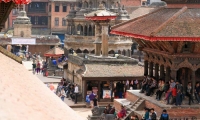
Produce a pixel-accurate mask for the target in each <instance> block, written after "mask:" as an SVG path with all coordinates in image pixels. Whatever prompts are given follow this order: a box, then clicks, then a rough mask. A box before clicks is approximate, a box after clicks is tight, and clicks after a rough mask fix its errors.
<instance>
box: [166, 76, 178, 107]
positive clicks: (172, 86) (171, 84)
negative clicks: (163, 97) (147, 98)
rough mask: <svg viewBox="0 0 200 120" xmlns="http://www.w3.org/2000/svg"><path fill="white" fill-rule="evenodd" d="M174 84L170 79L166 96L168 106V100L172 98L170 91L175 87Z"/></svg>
mask: <svg viewBox="0 0 200 120" xmlns="http://www.w3.org/2000/svg"><path fill="white" fill-rule="evenodd" d="M175 85H176V83H175V82H174V80H173V79H171V82H170V88H169V91H168V92H169V93H168V96H167V104H169V101H170V98H171V96H172V89H173V88H174V87H175Z"/></svg>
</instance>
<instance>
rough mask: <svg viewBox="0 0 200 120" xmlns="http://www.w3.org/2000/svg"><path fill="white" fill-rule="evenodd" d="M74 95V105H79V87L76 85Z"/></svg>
mask: <svg viewBox="0 0 200 120" xmlns="http://www.w3.org/2000/svg"><path fill="white" fill-rule="evenodd" d="M74 94H75V101H74V104H77V97H78V85H77V84H76V85H75V89H74Z"/></svg>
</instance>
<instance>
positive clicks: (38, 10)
mask: <svg viewBox="0 0 200 120" xmlns="http://www.w3.org/2000/svg"><path fill="white" fill-rule="evenodd" d="M30 12H37V13H46V9H28V13H30Z"/></svg>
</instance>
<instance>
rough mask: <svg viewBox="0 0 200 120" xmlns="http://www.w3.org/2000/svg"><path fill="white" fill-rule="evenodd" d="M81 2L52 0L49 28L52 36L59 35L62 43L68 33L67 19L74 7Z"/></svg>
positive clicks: (50, 2) (76, 0) (50, 3)
mask: <svg viewBox="0 0 200 120" xmlns="http://www.w3.org/2000/svg"><path fill="white" fill-rule="evenodd" d="M78 1H79V0H65V1H63V0H50V1H49V11H48V13H49V17H48V21H49V23H48V28H49V29H50V30H51V34H52V35H58V36H59V38H60V39H61V41H63V40H64V38H65V33H66V32H67V23H66V19H65V17H66V16H67V15H68V13H69V11H70V8H71V6H72V5H74V6H75V7H76V4H77V2H78Z"/></svg>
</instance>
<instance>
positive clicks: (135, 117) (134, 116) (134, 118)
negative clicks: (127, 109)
mask: <svg viewBox="0 0 200 120" xmlns="http://www.w3.org/2000/svg"><path fill="white" fill-rule="evenodd" d="M131 120H139V117H138V116H137V115H132V116H131Z"/></svg>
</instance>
